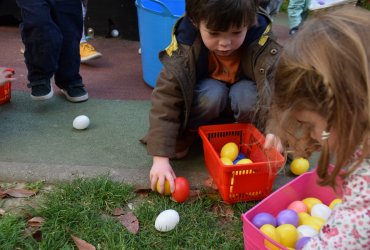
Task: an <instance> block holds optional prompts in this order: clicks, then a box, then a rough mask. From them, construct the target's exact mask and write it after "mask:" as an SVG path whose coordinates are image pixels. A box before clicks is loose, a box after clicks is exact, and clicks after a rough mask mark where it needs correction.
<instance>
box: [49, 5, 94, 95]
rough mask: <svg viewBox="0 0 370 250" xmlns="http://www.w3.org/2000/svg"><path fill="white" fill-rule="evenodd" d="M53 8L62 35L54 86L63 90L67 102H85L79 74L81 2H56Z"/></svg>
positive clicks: (85, 93)
mask: <svg viewBox="0 0 370 250" xmlns="http://www.w3.org/2000/svg"><path fill="white" fill-rule="evenodd" d="M55 8H56V12H57V14H56V18H55V19H56V23H57V24H58V26H59V28H60V30H61V32H62V34H63V43H62V49H61V55H60V58H59V67H58V70H57V72H56V74H55V84H56V85H57V86H58V87H60V88H61V89H62V90H64V91H63V93H64V94H66V97H67V99H68V100H69V101H72V102H79V101H85V100H87V92H86V91H85V90H84V88H83V87H84V85H83V84H82V78H81V76H80V73H79V72H80V40H81V31H82V23H83V21H82V9H81V2H80V1H76V0H63V1H58V2H57V3H56V5H55ZM74 92H75V93H74ZM67 94H68V95H67ZM75 97H76V98H75ZM80 97H82V99H80Z"/></svg>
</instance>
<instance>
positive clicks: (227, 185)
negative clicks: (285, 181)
mask: <svg viewBox="0 0 370 250" xmlns="http://www.w3.org/2000/svg"><path fill="white" fill-rule="evenodd" d="M199 134H200V137H201V138H202V141H203V150H204V159H205V164H206V166H207V169H208V172H209V173H210V175H211V176H212V178H213V181H214V182H215V184H216V185H217V187H218V190H219V192H220V194H221V197H222V199H223V200H224V201H225V202H226V203H229V204H231V203H236V202H241V201H251V200H261V199H263V198H265V197H266V196H268V195H269V194H270V193H271V190H272V184H273V182H274V180H275V176H276V173H277V171H278V170H279V169H280V168H281V167H282V166H283V165H284V163H285V159H284V157H283V156H282V155H281V154H280V153H279V152H277V151H276V150H275V149H269V150H265V149H263V144H264V141H265V138H264V136H263V135H262V134H261V133H260V132H259V131H258V129H257V128H255V127H254V126H253V125H251V124H240V123H235V124H223V125H209V126H201V127H200V128H199ZM228 142H234V143H236V144H237V145H239V152H242V153H243V154H245V155H246V156H248V158H249V159H251V160H252V161H253V163H251V164H241V165H233V166H227V165H224V164H223V163H222V162H221V160H220V156H219V153H220V151H221V148H222V147H223V146H224V145H225V144H226V143H228Z"/></svg>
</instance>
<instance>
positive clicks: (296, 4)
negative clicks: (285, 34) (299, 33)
mask: <svg viewBox="0 0 370 250" xmlns="http://www.w3.org/2000/svg"><path fill="white" fill-rule="evenodd" d="M307 6H308V1H307V0H289V4H288V20H289V29H293V28H298V27H299V25H301V23H302V22H303V20H304V19H303V16H304V15H305V13H306V12H307ZM302 15H303V16H302Z"/></svg>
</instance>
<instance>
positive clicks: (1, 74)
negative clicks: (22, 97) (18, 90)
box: [0, 67, 15, 86]
mask: <svg viewBox="0 0 370 250" xmlns="http://www.w3.org/2000/svg"><path fill="white" fill-rule="evenodd" d="M12 76H13V72H11V71H9V70H8V69H7V68H2V67H0V86H2V85H3V84H4V83H6V82H11V81H14V80H15V78H12Z"/></svg>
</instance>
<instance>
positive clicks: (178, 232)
mask: <svg viewBox="0 0 370 250" xmlns="http://www.w3.org/2000/svg"><path fill="white" fill-rule="evenodd" d="M129 202H132V203H133V204H135V205H134V210H133V212H134V214H135V215H136V216H137V218H138V220H139V225H140V230H139V233H138V234H136V235H134V234H131V233H129V232H128V230H127V229H126V228H125V227H123V226H122V225H121V224H120V223H119V222H118V220H117V219H116V218H114V217H113V216H111V214H112V211H113V210H114V209H115V208H117V207H121V208H123V209H128V206H127V204H128V203H129ZM255 204H256V202H245V203H238V204H235V205H233V206H228V205H225V204H224V203H223V202H222V201H221V200H220V199H219V198H218V199H215V198H214V197H213V196H207V195H202V196H201V198H199V199H197V200H196V201H194V202H190V203H182V204H179V203H175V202H173V201H171V200H170V199H169V197H165V196H161V195H159V194H157V193H154V192H151V193H149V194H148V195H136V194H135V192H134V190H133V187H131V186H129V185H126V184H122V183H119V182H114V181H112V180H111V179H109V177H107V176H101V177H97V178H93V179H83V178H78V179H76V180H74V181H72V182H71V183H63V184H58V185H56V186H55V187H54V188H53V190H52V191H50V192H48V193H46V194H43V199H42V200H41V203H40V204H39V205H38V206H37V207H36V208H32V209H29V211H28V212H29V215H30V217H33V216H40V217H43V218H44V219H45V222H44V223H43V225H42V227H41V229H40V230H41V232H42V240H41V241H39V242H37V241H36V240H34V239H33V238H32V237H31V236H26V234H24V231H25V229H26V228H27V223H26V221H27V218H22V217H19V216H15V215H6V216H3V217H0V249H2V250H3V249H4V250H7V249H17V248H19V249H45V250H46V249H47V250H50V249H76V247H75V244H74V243H73V241H72V239H71V235H74V236H77V237H79V238H81V239H83V240H85V241H87V242H89V243H90V244H92V245H94V246H95V247H96V248H97V249H107V250H108V249H109V250H111V249H113V250H114V249H243V231H242V221H241V218H240V216H241V214H242V213H244V212H245V211H247V210H248V209H249V208H250V207H252V206H253V205H255ZM215 207H218V208H219V209H221V210H222V209H224V210H225V211H226V210H227V209H232V210H233V211H234V213H233V215H231V216H230V215H228V216H227V220H225V216H224V215H223V214H222V213H216V212H215ZM170 208H171V209H175V210H176V211H177V212H178V213H179V214H180V223H179V224H178V225H177V226H176V228H175V229H174V230H172V231H170V232H167V233H161V232H158V231H156V229H155V228H154V221H155V218H156V217H157V215H158V214H159V213H160V212H162V211H163V210H166V209H170ZM218 211H219V210H218Z"/></svg>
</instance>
